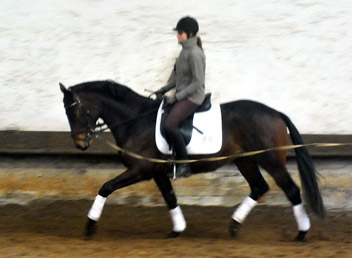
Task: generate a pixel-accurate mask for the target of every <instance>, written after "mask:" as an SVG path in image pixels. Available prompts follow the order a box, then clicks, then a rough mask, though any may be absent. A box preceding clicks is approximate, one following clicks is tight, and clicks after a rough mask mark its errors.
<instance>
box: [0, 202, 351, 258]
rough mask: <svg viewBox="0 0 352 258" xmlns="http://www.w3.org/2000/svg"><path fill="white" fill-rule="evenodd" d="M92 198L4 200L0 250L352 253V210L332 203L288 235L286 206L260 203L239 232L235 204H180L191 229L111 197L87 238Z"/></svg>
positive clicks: (43, 253)
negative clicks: (232, 224)
mask: <svg viewBox="0 0 352 258" xmlns="http://www.w3.org/2000/svg"><path fill="white" fill-rule="evenodd" d="M90 205H91V202H90V201H83V200H82V201H79V200H78V201H34V202H32V203H30V204H29V205H27V206H20V205H16V204H8V205H4V206H0V232H1V234H0V250H1V255H0V256H1V257H256V256H260V257H268V256H271V257H351V256H350V255H351V252H352V247H351V242H352V213H351V212H350V211H335V212H334V211H329V212H328V218H327V219H326V220H318V219H316V218H315V217H314V216H311V219H312V229H311V231H310V232H309V234H308V235H307V239H308V242H307V243H296V242H292V241H291V240H292V239H293V238H294V237H295V235H296V224H295V221H294V217H293V214H292V209H291V208H289V207H286V208H285V207H279V206H273V207H269V206H265V205H259V206H258V207H256V208H255V209H254V210H253V211H252V213H251V214H250V215H249V217H248V219H247V220H246V222H245V224H244V226H243V227H242V228H241V231H240V234H239V236H238V237H237V238H236V239H233V238H231V237H230V235H229V233H228V225H229V221H230V216H231V214H232V211H233V208H228V207H199V206H183V207H182V209H183V212H184V215H185V218H186V220H187V223H188V224H187V225H188V227H187V229H186V231H185V232H184V233H183V234H182V235H181V236H180V237H179V238H177V239H169V240H165V239H163V238H164V237H165V236H166V235H167V233H169V232H170V231H171V229H172V225H171V221H170V218H169V214H168V211H167V209H166V208H165V207H154V208H150V207H129V206H124V205H123V206H121V205H113V204H107V205H106V207H105V209H104V212H103V215H102V218H101V220H100V221H99V224H98V233H97V235H96V236H95V237H94V238H93V239H92V240H90V241H85V240H84V238H83V234H82V233H83V228H84V224H85V222H86V214H87V212H88V210H89V207H90Z"/></svg>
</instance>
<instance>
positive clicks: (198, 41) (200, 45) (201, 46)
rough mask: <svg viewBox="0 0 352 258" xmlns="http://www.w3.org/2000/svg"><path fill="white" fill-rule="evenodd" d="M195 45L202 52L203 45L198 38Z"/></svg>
mask: <svg viewBox="0 0 352 258" xmlns="http://www.w3.org/2000/svg"><path fill="white" fill-rule="evenodd" d="M197 45H198V47H200V49H201V50H203V43H202V40H201V38H200V37H197Z"/></svg>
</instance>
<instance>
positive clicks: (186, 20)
mask: <svg viewBox="0 0 352 258" xmlns="http://www.w3.org/2000/svg"><path fill="white" fill-rule="evenodd" d="M174 30H176V31H184V32H186V34H187V35H188V37H189V35H190V33H193V36H195V35H196V34H197V32H198V31H199V26H198V22H197V21H196V20H195V19H194V18H192V17H189V16H187V17H183V18H182V19H180V20H179V21H178V23H177V25H176V28H174Z"/></svg>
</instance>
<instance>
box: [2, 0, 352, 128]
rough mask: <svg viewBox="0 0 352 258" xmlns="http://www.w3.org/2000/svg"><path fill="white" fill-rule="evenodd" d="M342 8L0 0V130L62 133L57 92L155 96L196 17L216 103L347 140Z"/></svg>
mask: <svg viewBox="0 0 352 258" xmlns="http://www.w3.org/2000/svg"><path fill="white" fill-rule="evenodd" d="M351 13H352V1H350V0H337V1H329V0H307V1H293V0H282V1H274V0H257V1H255V0H250V1H245V0H242V1H230V0H206V1H204V0H203V1H200V0H199V1H185V0H178V1H162V0H155V1H146V0H128V1H122V0H101V1H93V0H89V1H88V0H85V1H84V0H74V1H69V0H51V1H46V0H16V1H12V0H1V1H0V28H1V29H0V97H1V101H0V130H9V129H11V130H22V131H68V130H69V126H68V122H67V119H66V116H65V112H64V108H63V104H62V94H61V92H60V90H59V82H62V83H63V84H65V85H66V86H71V85H74V84H77V83H80V82H84V81H91V80H105V79H112V80H115V81H117V82H119V83H121V84H124V85H127V86H129V87H130V88H132V89H133V90H135V91H137V92H139V93H140V94H143V95H147V94H148V93H146V92H144V90H145V89H149V90H156V89H158V88H159V87H161V86H163V85H164V84H165V82H166V80H167V78H168V76H169V73H170V71H171V69H172V67H173V64H174V62H175V58H176V57H177V55H178V53H179V51H180V49H181V48H180V46H179V45H178V44H177V41H176V35H175V33H174V32H173V31H172V28H173V27H175V25H176V22H177V21H178V19H179V18H181V17H182V16H184V15H191V16H194V17H195V18H196V19H197V20H198V21H199V23H200V34H199V35H200V36H201V38H202V40H203V44H204V49H205V53H206V56H207V71H206V88H207V91H209V92H212V93H213V101H214V102H218V103H223V102H228V101H232V100H237V99H252V100H257V101H260V102H263V103H265V104H267V105H269V106H271V107H273V108H275V109H278V110H280V111H282V112H284V113H286V114H287V115H288V116H290V117H291V119H292V120H293V121H294V123H295V124H296V126H297V127H298V128H299V130H300V132H301V133H304V134H352V116H351V114H352V103H351V96H352V29H351V25H352V15H351Z"/></svg>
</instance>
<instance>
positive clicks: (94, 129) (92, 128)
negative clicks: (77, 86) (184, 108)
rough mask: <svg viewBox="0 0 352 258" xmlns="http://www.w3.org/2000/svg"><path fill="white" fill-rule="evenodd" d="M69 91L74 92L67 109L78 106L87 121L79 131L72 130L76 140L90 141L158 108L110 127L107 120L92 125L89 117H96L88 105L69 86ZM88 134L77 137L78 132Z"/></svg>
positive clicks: (66, 106)
mask: <svg viewBox="0 0 352 258" xmlns="http://www.w3.org/2000/svg"><path fill="white" fill-rule="evenodd" d="M67 90H68V91H69V92H71V93H72V97H73V102H72V103H71V104H69V105H65V106H64V107H65V109H66V110H67V109H70V108H73V107H75V106H78V109H79V111H80V114H81V115H82V117H83V119H84V122H85V127H84V128H83V129H81V130H78V131H75V132H71V137H72V138H73V139H74V140H82V141H84V142H86V143H89V141H90V140H91V139H92V137H93V136H96V137H97V135H98V134H100V133H102V132H104V131H106V130H108V129H111V128H113V127H117V126H120V125H124V124H128V123H130V122H133V121H135V120H137V119H140V118H141V117H143V116H146V115H148V114H150V113H152V112H155V111H156V110H157V109H158V108H155V109H151V110H148V111H146V112H144V113H143V114H140V115H138V116H136V117H133V118H131V119H128V120H126V121H123V122H119V123H116V124H113V125H111V126H110V127H108V126H107V124H106V123H105V122H103V123H101V122H98V123H96V124H94V125H92V124H91V123H90V122H89V118H91V119H94V118H93V117H92V115H91V112H90V110H89V109H88V108H86V106H85V105H84V104H83V103H82V102H81V100H80V99H79V97H78V96H77V94H75V93H74V92H73V91H72V90H71V88H68V89H67ZM104 126H105V127H104ZM87 131H88V133H87V135H86V136H85V137H77V135H78V134H80V133H83V132H87Z"/></svg>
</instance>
